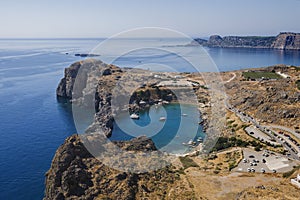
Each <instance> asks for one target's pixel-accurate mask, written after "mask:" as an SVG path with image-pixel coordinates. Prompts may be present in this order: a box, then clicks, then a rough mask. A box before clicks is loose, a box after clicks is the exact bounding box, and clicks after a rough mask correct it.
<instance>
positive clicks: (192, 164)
mask: <svg viewBox="0 0 300 200" xmlns="http://www.w3.org/2000/svg"><path fill="white" fill-rule="evenodd" d="M179 160H180V162H181V163H182V165H183V168H184V169H187V168H189V167H199V165H197V163H195V162H194V161H193V160H192V159H191V158H189V157H179Z"/></svg>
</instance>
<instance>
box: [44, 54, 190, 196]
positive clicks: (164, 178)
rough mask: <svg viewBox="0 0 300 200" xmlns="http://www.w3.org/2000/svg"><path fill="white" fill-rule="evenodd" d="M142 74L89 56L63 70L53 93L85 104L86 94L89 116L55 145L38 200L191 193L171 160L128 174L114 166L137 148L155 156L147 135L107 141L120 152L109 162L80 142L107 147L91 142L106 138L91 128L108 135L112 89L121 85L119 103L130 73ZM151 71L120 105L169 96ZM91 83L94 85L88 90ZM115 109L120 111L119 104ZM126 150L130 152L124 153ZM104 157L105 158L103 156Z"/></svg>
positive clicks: (148, 161) (136, 76) (156, 161)
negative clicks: (77, 131) (82, 128)
mask: <svg viewBox="0 0 300 200" xmlns="http://www.w3.org/2000/svg"><path fill="white" fill-rule="evenodd" d="M144 73H145V71H143V70H138V72H135V71H130V72H128V71H126V69H120V68H119V67H116V66H114V65H107V64H105V63H103V62H101V61H98V60H94V59H87V60H85V61H80V62H76V63H74V64H72V65H71V66H70V67H69V68H66V69H65V76H64V78H63V79H62V80H61V82H60V83H59V86H58V88H57V96H58V97H61V98H65V99H68V100H69V101H70V102H72V103H73V104H79V105H80V106H86V105H85V103H86V102H88V100H91V99H90V98H92V101H90V102H93V106H94V108H95V110H96V114H95V121H94V123H93V124H92V125H91V126H90V127H89V128H88V129H87V131H86V134H84V135H80V136H78V135H73V136H71V137H69V138H67V139H66V141H65V143H64V144H63V145H62V146H61V147H59V149H58V150H57V152H56V154H55V157H54V159H53V161H52V164H51V168H50V170H49V171H48V172H47V174H46V190H45V197H44V200H63V199H82V200H85V199H120V200H121V199H126V200H128V199H178V198H180V199H192V198H194V196H193V195H194V193H193V192H191V191H190V190H191V188H190V187H189V185H186V183H184V184H183V183H182V180H181V178H180V174H179V172H178V169H177V168H175V167H173V166H172V165H167V166H166V165H164V167H161V168H160V169H158V170H156V171H152V172H141V173H131V172H122V171H118V170H117V169H118V166H119V165H122V164H124V162H129V163H130V162H131V157H132V152H142V154H141V155H142V156H144V154H143V153H144V152H157V153H158V154H159V155H160V152H158V151H156V147H155V145H154V143H153V142H152V140H151V139H148V138H146V137H138V138H135V139H133V140H131V141H127V142H113V143H112V144H114V145H116V146H118V147H119V148H120V149H122V150H124V152H126V153H124V157H125V158H126V159H125V158H124V159H122V158H120V159H110V160H112V161H113V162H114V163H113V165H110V164H108V165H107V163H108V162H107V160H101V155H97V158H95V157H94V156H95V155H91V154H90V152H91V151H90V150H91V149H88V150H87V147H86V146H85V145H84V144H83V143H84V142H89V143H90V144H91V145H90V146H92V147H90V148H110V147H111V146H108V145H107V146H105V145H103V146H96V145H94V144H95V143H93V141H96V140H98V139H99V138H100V139H99V140H105V139H106V138H103V136H97V135H96V134H93V133H95V132H97V130H99V129H101V130H102V131H103V132H104V134H105V135H106V136H107V137H110V136H111V133H112V129H113V122H114V118H113V116H114V115H115V114H116V113H114V112H115V111H113V110H112V108H111V104H112V96H113V94H114V93H118V90H119V89H124V90H122V93H120V96H118V98H120V102H123V98H125V97H124V95H125V96H126V89H128V88H130V87H129V85H132V84H134V83H133V82H130V80H131V77H130V76H132V77H133V78H134V80H137V79H139V78H144V77H147V74H150V73H149V72H148V71H147V72H146V73H147V74H146V75H145V74H144ZM141 75H142V76H141ZM152 76H153V75H151V76H150V77H149V79H148V80H147V81H146V80H144V79H143V80H144V83H145V84H142V85H133V86H132V87H133V88H137V90H136V91H134V92H133V94H132V96H131V98H130V99H129V103H131V104H129V105H128V107H125V108H126V109H128V110H129V111H130V112H131V111H136V109H140V108H141V105H139V103H138V102H139V101H140V100H144V101H146V102H147V104H151V103H155V102H157V101H158V100H159V99H163V100H169V101H172V100H173V99H175V97H174V94H172V93H171V91H169V90H167V89H164V88H163V87H156V86H155V81H153V77H152ZM122 78H123V81H121V82H122V83H125V85H123V87H121V86H120V88H118V87H117V85H118V84H117V83H118V81H120V80H121V79H122ZM126 84H128V85H126ZM93 85H94V86H95V85H96V86H95V88H94V89H93ZM119 85H120V84H119ZM123 93H124V95H123V96H122V94H123ZM83 94H84V95H83ZM144 106H145V105H144ZM117 109H120V110H121V109H124V107H118V108H117ZM97 144H98V143H97ZM127 152H131V153H128V154H127ZM111 156H116V155H111ZM99 158H100V159H99ZM106 158H111V157H107V156H106ZM144 160H145V161H144ZM144 160H143V165H145V166H148V167H149V166H154V165H162V164H163V163H162V162H160V159H151V158H150V159H144ZM153 160H154V161H153ZM132 164H134V163H132ZM109 166H115V167H114V168H111V167H109ZM131 166H132V165H131ZM137 167H138V166H137Z"/></svg>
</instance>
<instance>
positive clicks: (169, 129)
mask: <svg viewBox="0 0 300 200" xmlns="http://www.w3.org/2000/svg"><path fill="white" fill-rule="evenodd" d="M116 117H117V120H116V121H118V122H116V121H115V122H114V126H113V132H112V136H111V137H110V138H109V139H110V140H111V141H126V140H130V139H132V138H134V137H137V136H142V135H145V136H147V137H149V138H151V139H152V140H153V142H154V143H155V146H156V148H158V149H159V150H160V151H164V152H167V153H172V154H185V153H188V152H190V151H191V150H192V146H191V145H188V143H191V142H194V144H195V143H196V144H198V143H199V139H200V138H201V139H204V138H205V133H204V132H203V127H202V126H201V125H199V121H201V116H200V113H199V110H198V108H197V106H196V105H189V104H178V103H172V104H169V105H163V106H153V107H152V108H151V109H146V110H143V111H140V112H139V119H138V120H133V119H130V117H129V115H128V113H122V114H120V115H118V116H116ZM161 117H165V118H166V120H161ZM131 120H133V123H134V125H137V126H140V127H147V126H149V125H150V124H151V125H152V127H155V126H157V127H162V128H161V129H160V130H159V131H158V132H156V133H153V132H151V130H150V131H149V130H147V131H145V132H141V133H136V132H135V128H134V125H132V121H131ZM124 129H126V131H124ZM128 130H129V131H128Z"/></svg>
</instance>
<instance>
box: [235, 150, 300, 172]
mask: <svg viewBox="0 0 300 200" xmlns="http://www.w3.org/2000/svg"><path fill="white" fill-rule="evenodd" d="M243 154H244V159H243V160H242V161H241V162H240V163H239V165H238V167H236V168H235V169H234V170H233V171H236V172H249V173H254V172H257V173H284V172H287V171H290V170H292V169H293V166H297V165H299V161H294V160H290V159H288V158H287V157H285V156H283V155H280V154H277V153H274V152H269V151H266V150H264V151H259V152H257V151H254V150H252V149H248V148H246V149H243Z"/></svg>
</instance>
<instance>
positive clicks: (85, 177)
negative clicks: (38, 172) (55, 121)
mask: <svg viewBox="0 0 300 200" xmlns="http://www.w3.org/2000/svg"><path fill="white" fill-rule="evenodd" d="M117 145H118V146H120V147H121V148H122V149H126V148H130V150H132V151H140V150H143V151H144V150H145V148H144V146H148V147H149V148H148V150H152V149H155V146H154V144H153V142H152V141H151V140H145V138H137V139H135V140H132V141H129V142H126V143H119V144H117ZM179 187H180V189H181V190H179ZM184 195H186V197H188V198H191V194H189V193H188V192H187V190H186V189H185V188H184V187H183V186H181V185H180V178H179V175H178V174H177V173H176V171H175V169H174V167H171V166H170V167H165V168H163V169H160V170H157V171H155V172H150V173H143V174H133V173H126V172H120V171H117V170H115V169H112V168H109V167H107V166H105V165H104V164H103V163H102V162H101V161H99V160H98V159H96V158H94V157H93V156H92V155H91V154H90V153H89V152H88V151H87V150H86V149H85V147H84V146H83V144H82V142H81V140H80V138H79V136H78V135H73V136H71V137H69V138H68V139H67V140H66V141H65V143H64V144H63V145H62V146H61V147H59V149H58V150H57V152H56V154H55V157H54V159H53V161H52V164H51V168H50V170H49V171H48V172H47V174H46V190H45V197H44V200H64V199H69V200H71V199H78V200H88V199H111V200H113V199H120V200H122V199H124V200H125V199H126V200H129V199H145V198H148V199H157V198H158V197H159V198H160V199H164V198H166V197H169V198H170V199H176V197H182V199H185V196H184ZM188 198H186V199H188Z"/></svg>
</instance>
